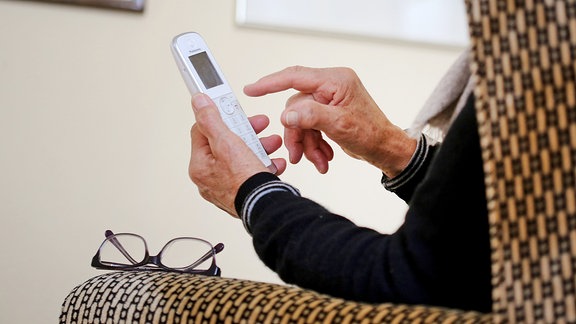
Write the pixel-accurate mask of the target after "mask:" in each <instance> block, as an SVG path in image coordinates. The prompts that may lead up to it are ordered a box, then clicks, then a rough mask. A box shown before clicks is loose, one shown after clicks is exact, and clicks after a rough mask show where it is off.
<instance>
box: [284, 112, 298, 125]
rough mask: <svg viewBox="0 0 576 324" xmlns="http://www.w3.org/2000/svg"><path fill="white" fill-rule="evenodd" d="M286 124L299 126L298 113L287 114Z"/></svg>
mask: <svg viewBox="0 0 576 324" xmlns="http://www.w3.org/2000/svg"><path fill="white" fill-rule="evenodd" d="M286 124H287V125H288V126H298V113H297V112H295V111H289V112H287V113H286Z"/></svg>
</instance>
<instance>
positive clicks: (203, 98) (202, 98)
mask: <svg viewBox="0 0 576 324" xmlns="http://www.w3.org/2000/svg"><path fill="white" fill-rule="evenodd" d="M208 106H210V101H209V99H208V96H207V95H205V94H203V93H199V94H197V95H194V97H192V108H193V109H194V110H198V109H202V108H204V107H208Z"/></svg>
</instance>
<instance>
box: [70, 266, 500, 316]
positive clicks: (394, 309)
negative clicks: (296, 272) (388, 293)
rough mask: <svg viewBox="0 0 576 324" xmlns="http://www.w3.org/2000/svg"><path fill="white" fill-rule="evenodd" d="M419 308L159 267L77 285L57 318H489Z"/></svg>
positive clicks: (116, 274) (95, 278)
mask: <svg viewBox="0 0 576 324" xmlns="http://www.w3.org/2000/svg"><path fill="white" fill-rule="evenodd" d="M491 319H492V317H491V316H489V315H483V314H479V313H474V312H463V311H458V310H449V309H442V308H431V307H424V306H398V305H392V304H379V305H371V304H363V303H355V302H350V301H346V300H342V299H337V298H332V297H329V296H325V295H321V294H318V293H315V292H312V291H309V290H304V289H300V288H297V287H292V286H284V285H276V284H269V283H263V282H255V281H248V280H238V279H228V278H220V277H204V276H198V275H191V274H177V273H166V272H114V273H108V274H104V275H101V276H98V277H94V278H92V279H90V280H88V281H86V282H85V283H84V284H82V285H80V286H78V287H76V289H74V291H72V293H70V295H69V296H68V298H67V299H66V301H65V302H64V305H63V312H62V315H61V317H60V323H406V322H413V321H420V322H422V323H491Z"/></svg>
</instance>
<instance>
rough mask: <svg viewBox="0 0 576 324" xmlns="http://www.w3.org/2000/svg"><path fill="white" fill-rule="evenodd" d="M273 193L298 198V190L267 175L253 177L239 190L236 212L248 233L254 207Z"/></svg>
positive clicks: (250, 231)
mask: <svg viewBox="0 0 576 324" xmlns="http://www.w3.org/2000/svg"><path fill="white" fill-rule="evenodd" d="M274 192H289V193H292V194H293V195H295V196H298V197H300V192H299V191H298V189H296V188H294V187H293V186H291V185H289V184H287V183H285V182H283V181H281V180H280V179H279V178H278V177H276V176H274V175H272V174H267V173H261V174H257V175H255V176H253V177H252V178H250V179H248V180H247V181H246V183H244V184H243V185H242V187H241V188H240V191H239V193H238V195H237V197H236V202H235V204H236V210H237V212H238V215H239V216H240V219H241V220H242V223H243V224H244V228H245V229H246V231H247V232H248V233H250V234H252V230H251V216H252V212H253V210H254V207H255V206H256V205H257V204H258V202H259V201H260V200H261V199H262V198H263V197H266V196H267V195H269V194H271V193H274Z"/></svg>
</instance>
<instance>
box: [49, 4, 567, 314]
mask: <svg viewBox="0 0 576 324" xmlns="http://www.w3.org/2000/svg"><path fill="white" fill-rule="evenodd" d="M466 8H467V11H468V18H469V23H470V34H471V45H472V50H473V51H472V52H473V60H472V72H473V75H474V77H475V80H476V88H475V96H476V105H477V106H476V109H477V117H478V123H479V132H480V138H481V146H482V151H483V157H482V158H483V161H484V171H485V174H486V188H487V198H488V210H489V221H490V238H491V247H492V277H493V280H492V285H493V301H494V303H493V313H492V314H488V315H483V314H478V313H473V312H462V311H458V310H449V309H443V308H432V307H425V306H405V305H392V304H378V305H371V304H363V303H356V302H351V301H346V300H342V299H336V298H332V297H329V296H325V295H321V294H317V293H314V292H311V291H308V290H304V289H300V288H296V287H291V286H282V285H274V284H268V283H261V282H253V281H247V280H239V279H227V278H220V277H203V276H195V275H187V274H175V273H166V272H113V273H108V274H104V275H101V276H97V277H94V278H92V279H90V280H88V281H86V282H85V283H84V284H82V285H80V286H78V287H76V288H75V289H74V290H73V291H72V292H71V293H70V294H69V295H68V297H67V298H66V300H65V302H64V304H63V308H62V314H61V317H60V322H61V323H217V322H224V323H294V322H297V323H318V322H324V323H492V322H496V323H576V87H575V83H576V66H575V63H574V62H575V57H576V3H575V1H574V0H570V1H568V0H565V1H554V0H526V1H522V0H466ZM470 131H474V130H470Z"/></svg>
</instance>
